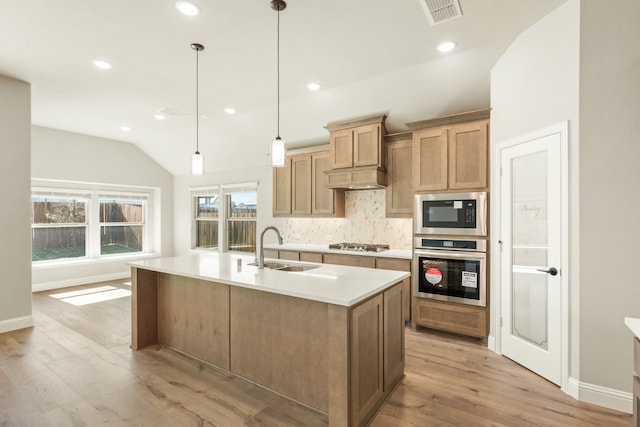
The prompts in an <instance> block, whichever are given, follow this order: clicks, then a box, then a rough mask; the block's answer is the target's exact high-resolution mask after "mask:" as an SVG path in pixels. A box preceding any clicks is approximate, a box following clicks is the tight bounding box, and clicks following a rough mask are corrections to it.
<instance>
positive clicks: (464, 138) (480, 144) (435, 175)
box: [407, 110, 489, 192]
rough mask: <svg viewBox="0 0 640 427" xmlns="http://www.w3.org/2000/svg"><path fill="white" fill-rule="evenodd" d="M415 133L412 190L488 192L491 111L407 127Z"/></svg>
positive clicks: (471, 113)
mask: <svg viewBox="0 0 640 427" xmlns="http://www.w3.org/2000/svg"><path fill="white" fill-rule="evenodd" d="M407 126H408V127H409V128H410V129H412V130H413V189H414V191H416V192H420V191H445V190H480V189H482V190H486V189H487V187H488V176H487V170H488V146H489V110H479V111H472V112H469V113H462V114H455V115H452V116H446V117H439V118H437V119H431V120H423V121H420V122H413V123H407Z"/></svg>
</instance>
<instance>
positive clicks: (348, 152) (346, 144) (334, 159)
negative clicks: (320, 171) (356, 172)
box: [329, 129, 353, 169]
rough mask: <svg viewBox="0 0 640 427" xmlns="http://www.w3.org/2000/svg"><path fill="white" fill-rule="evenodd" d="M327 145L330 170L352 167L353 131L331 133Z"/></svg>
mask: <svg viewBox="0 0 640 427" xmlns="http://www.w3.org/2000/svg"><path fill="white" fill-rule="evenodd" d="M329 145H330V147H331V148H330V156H331V169H341V168H350V167H352V166H353V131H352V130H351V129H345V130H338V131H334V132H331V136H330V141H329Z"/></svg>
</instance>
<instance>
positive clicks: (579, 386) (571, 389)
mask: <svg viewBox="0 0 640 427" xmlns="http://www.w3.org/2000/svg"><path fill="white" fill-rule="evenodd" d="M566 392H567V394H568V395H569V396H571V397H573V398H574V399H577V400H580V401H582V402H587V403H593V404H594V405H599V406H604V407H605V408H609V409H615V410H616V411H621V412H626V413H627V414H631V413H632V412H633V394H632V393H630V392H626V391H620V390H615V389H612V388H607V387H602V386H599V385H595V384H589V383H584V382H580V381H578V380H576V379H575V378H571V377H569V381H568V382H567V390H566Z"/></svg>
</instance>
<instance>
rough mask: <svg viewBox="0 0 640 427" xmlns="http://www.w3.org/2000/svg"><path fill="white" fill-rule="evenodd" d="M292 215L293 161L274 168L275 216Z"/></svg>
mask: <svg viewBox="0 0 640 427" xmlns="http://www.w3.org/2000/svg"><path fill="white" fill-rule="evenodd" d="M282 215H291V159H290V158H286V159H285V167H283V168H273V216H282Z"/></svg>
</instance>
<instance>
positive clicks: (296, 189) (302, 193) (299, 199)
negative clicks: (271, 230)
mask: <svg viewBox="0 0 640 427" xmlns="http://www.w3.org/2000/svg"><path fill="white" fill-rule="evenodd" d="M329 163H330V162H329V150H328V147H327V146H326V145H325V146H319V147H309V148H307V149H301V150H294V151H292V152H289V155H287V160H286V162H285V165H286V166H285V167H284V168H273V216H296V217H306V216H324V217H344V191H333V190H331V189H329V188H328V186H327V174H326V173H325V172H326V171H327V170H328V169H329Z"/></svg>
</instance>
